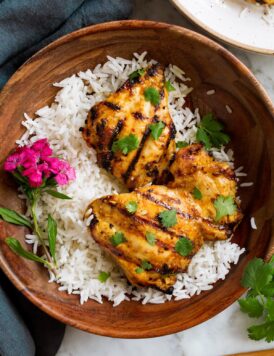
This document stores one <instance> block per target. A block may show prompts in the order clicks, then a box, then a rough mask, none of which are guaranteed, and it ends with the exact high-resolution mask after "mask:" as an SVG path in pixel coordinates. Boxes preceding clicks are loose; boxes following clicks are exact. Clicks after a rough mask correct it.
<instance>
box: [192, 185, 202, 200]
mask: <svg viewBox="0 0 274 356" xmlns="http://www.w3.org/2000/svg"><path fill="white" fill-rule="evenodd" d="M192 195H193V196H194V198H195V199H197V200H201V199H202V197H203V195H202V193H201V191H200V190H199V189H198V188H197V187H194V189H193V192H192Z"/></svg>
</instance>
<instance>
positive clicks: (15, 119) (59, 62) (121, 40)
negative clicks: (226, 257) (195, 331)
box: [0, 21, 274, 338]
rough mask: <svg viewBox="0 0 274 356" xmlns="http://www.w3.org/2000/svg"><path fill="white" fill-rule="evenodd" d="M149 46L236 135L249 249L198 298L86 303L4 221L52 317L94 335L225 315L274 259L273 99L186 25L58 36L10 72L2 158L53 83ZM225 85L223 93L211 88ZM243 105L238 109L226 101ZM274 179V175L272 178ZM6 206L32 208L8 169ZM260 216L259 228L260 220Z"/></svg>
mask: <svg viewBox="0 0 274 356" xmlns="http://www.w3.org/2000/svg"><path fill="white" fill-rule="evenodd" d="M145 50H146V51H148V54H149V56H150V57H152V58H155V59H156V60H158V61H160V62H162V63H163V64H168V63H173V64H177V65H178V66H180V67H181V68H184V70H185V71H186V73H187V75H188V76H189V77H190V78H192V82H191V85H192V86H193V87H194V94H193V97H192V99H193V102H194V103H195V105H198V106H199V107H200V109H201V111H202V112H203V111H205V110H208V109H206V108H208V107H209V108H212V110H213V111H214V112H215V114H216V115H217V116H218V117H220V118H222V120H223V121H224V122H225V123H226V125H227V127H228V131H229V132H230V134H231V136H232V138H233V139H232V146H233V148H234V150H235V155H236V166H240V165H244V167H245V171H246V172H247V173H248V180H249V181H253V182H254V186H253V187H252V188H245V189H242V190H241V191H240V194H241V197H242V201H243V204H242V206H243V210H244V213H245V218H244V220H243V221H242V223H241V224H240V226H239V228H238V230H237V232H236V234H235V237H234V240H235V241H237V243H239V244H240V245H241V246H244V247H245V248H246V253H245V254H244V255H243V256H242V257H241V258H240V261H239V263H238V264H237V265H236V266H234V267H233V268H232V269H231V271H230V273H229V275H228V276H227V278H226V279H225V280H224V281H220V282H218V283H216V284H215V285H214V288H213V289H212V290H210V291H207V292H204V293H201V294H200V295H199V296H195V297H193V298H191V299H189V300H182V301H178V302H174V301H172V302H167V303H165V304H161V305H152V304H147V305H142V304H141V303H139V302H133V301H131V302H127V301H126V302H123V303H122V304H120V305H119V306H118V307H115V308H113V307H112V304H111V303H109V302H108V301H105V302H104V303H103V304H98V303H96V302H95V301H92V300H89V301H88V302H87V303H85V304H84V305H80V303H79V298H78V296H76V295H68V294H66V293H64V292H60V291H58V289H57V285H56V284H49V283H48V275H47V272H46V270H45V269H43V268H42V267H41V266H40V265H38V264H36V263H33V262H30V261H27V260H24V259H22V258H20V257H18V256H16V255H15V254H13V252H11V251H10V250H9V248H8V247H7V246H6V245H5V243H4V241H3V240H4V238H5V237H6V236H11V235H12V236H15V237H17V238H19V239H20V240H21V242H22V243H23V244H24V233H25V232H26V231H25V230H24V228H21V227H16V226H13V225H10V224H7V223H3V222H1V223H0V227H1V228H0V266H1V268H2V269H3V270H4V272H5V273H6V274H7V276H8V277H9V278H10V280H11V281H12V282H13V283H14V284H15V286H16V287H17V288H18V289H19V290H21V291H22V293H23V294H24V295H25V296H26V297H27V298H28V299H29V300H31V301H32V302H33V303H34V304H36V305H37V306H38V307H39V308H41V309H42V310H44V311H45V312H46V313H48V314H49V315H51V316H53V317H54V318H57V319H59V320H61V321H62V322H64V323H67V324H70V325H72V326H74V327H77V328H80V329H82V330H85V331H89V332H91V333H95V334H100V335H107V336H112V337H123V338H144V337H154V336H160V335H166V334H170V333H175V332H178V331H181V330H184V329H187V328H190V327H192V326H194V325H196V324H198V323H201V322H203V321H205V320H207V319H209V318H211V317H212V316H214V315H216V314H217V313H219V312H220V311H222V310H223V309H225V308H226V307H228V306H229V305H230V304H231V303H233V302H234V301H235V300H237V298H239V297H240V296H241V294H242V293H243V292H244V289H243V288H242V287H241V286H240V278H241V275H242V272H243V269H244V267H245V265H246V264H247V262H248V261H249V260H250V259H251V258H253V257H254V256H259V257H263V258H266V256H267V253H269V254H270V253H271V251H270V249H271V246H272V250H273V240H272V241H271V236H272V234H273V230H272V229H273V227H272V226H273V225H271V224H272V223H273V216H272V215H273V204H271V202H273V201H274V199H273V195H274V190H273V186H272V187H271V179H272V182H273V174H274V167H273V165H274V159H273V157H274V130H273V116H274V109H273V105H272V103H271V101H270V99H269V98H268V96H267V94H266V92H265V91H264V89H263V88H262V87H261V85H260V84H259V83H258V82H257V80H256V79H255V78H254V76H253V75H252V74H251V72H250V71H249V70H248V69H247V68H246V67H245V66H244V65H243V64H242V63H241V62H239V61H238V60H237V59H236V58H235V57H234V56H233V55H232V54H230V53H229V52H228V51H227V50H225V49H224V48H223V47H221V46H220V45H218V44H217V43H215V42H213V41H211V40H209V39H208V38H206V37H203V36H201V35H199V34H197V33H195V32H192V31H189V30H186V29H184V28H182V27H177V26H173V25H168V24H164V23H156V22H146V21H121V22H113V23H107V24H101V25H97V26H91V27H87V28H84V29H81V30H79V31H76V32H73V33H71V34H69V35H67V36H64V37H62V38H61V39H59V40H57V41H55V42H53V43H52V44H50V45H49V46H47V47H46V48H44V49H42V50H41V51H40V52H38V53H37V54H36V55H34V56H33V57H32V58H31V59H30V60H28V61H27V62H26V63H25V64H24V65H23V66H22V67H21V68H20V69H19V70H18V71H17V72H16V73H15V74H14V75H13V77H12V78H11V79H10V80H9V82H8V83H7V84H6V86H5V88H4V89H3V91H2V93H1V96H0V142H1V147H0V154H1V156H0V157H1V159H2V161H3V160H4V159H5V157H6V156H7V155H8V153H9V152H10V151H11V150H12V149H13V148H14V147H15V140H16V139H17V138H19V137H20V136H21V135H22V133H23V132H24V129H23V128H22V126H21V121H22V120H23V113H24V112H27V113H28V114H29V115H30V116H31V115H33V114H34V112H35V111H36V110H37V109H38V108H41V107H42V106H44V105H47V104H50V103H51V101H52V99H53V98H54V96H55V94H56V92H57V90H58V89H56V88H54V87H53V86H52V83H53V82H56V81H60V80H61V79H63V78H65V77H67V76H70V75H71V74H72V73H76V72H78V71H80V70H86V69H87V68H92V67H94V66H95V65H96V64H98V63H102V62H105V60H106V55H110V56H120V57H126V58H131V56H132V53H133V52H143V51H145ZM209 89H215V90H216V94H215V95H212V96H208V95H206V91H207V90H209ZM226 104H228V105H229V106H230V107H231V108H232V109H233V115H230V114H229V113H228V112H227V110H226V109H225V105H226ZM271 177H272V178H271ZM0 205H2V206H6V207H9V208H13V209H21V210H23V206H22V202H21V201H20V200H19V199H18V198H17V193H16V190H15V188H14V184H13V183H12V182H11V179H10V177H9V176H8V175H6V174H4V173H3V171H2V172H1V180H0ZM251 216H255V217H256V222H257V225H258V229H257V230H252V229H251V227H250V217H251ZM272 252H273V251H272Z"/></svg>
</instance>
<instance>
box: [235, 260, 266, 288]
mask: <svg viewBox="0 0 274 356" xmlns="http://www.w3.org/2000/svg"><path fill="white" fill-rule="evenodd" d="M271 280H272V274H271V265H270V264H267V263H264V261H263V260H262V259H261V258H254V259H253V260H251V261H250V262H249V263H248V265H247V266H246V268H245V270H244V274H243V278H242V280H241V283H242V286H243V287H245V288H252V289H254V290H255V291H256V292H257V293H259V292H260V291H261V290H262V289H263V288H264V287H265V286H266V285H267V284H268V283H269V282H270V281H271Z"/></svg>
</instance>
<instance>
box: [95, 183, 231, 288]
mask: <svg viewBox="0 0 274 356" xmlns="http://www.w3.org/2000/svg"><path fill="white" fill-rule="evenodd" d="M89 208H92V213H93V215H94V216H93V220H92V221H91V224H90V231H91V234H92V236H93V238H94V239H95V241H97V242H98V243H99V244H100V245H101V247H102V248H104V249H105V250H106V251H107V252H108V253H110V255H111V256H112V257H113V258H114V260H115V261H116V262H117V264H118V265H120V267H121V268H122V269H123V271H124V272H125V274H126V277H127V278H128V280H129V281H130V282H131V283H132V284H133V285H140V286H152V287H156V288H158V289H160V290H163V291H165V292H168V291H169V292H170V291H171V287H172V285H173V284H174V283H175V281H176V276H175V274H176V273H179V272H183V271H185V270H186V269H187V267H188V265H189V263H190V261H191V258H192V257H193V255H194V254H195V253H196V252H197V251H198V250H199V249H200V247H201V246H202V244H203V242H204V238H206V234H205V233H204V230H203V228H202V226H204V225H205V226H206V227H207V229H208V232H209V234H210V236H211V238H212V239H222V238H225V234H226V233H227V232H226V231H225V227H223V228H222V227H220V225H217V224H214V223H213V222H212V221H209V220H207V219H206V218H203V217H202V216H201V215H200V214H201V208H200V206H199V204H197V202H196V201H195V199H194V198H193V197H192V195H191V194H190V193H188V192H184V194H182V195H179V194H178V191H177V190H176V189H170V188H167V187H165V186H155V185H152V186H149V187H143V188H138V189H136V190H134V191H133V192H131V193H125V194H119V195H111V196H106V197H104V198H100V199H97V200H95V201H93V202H92V203H91V204H90V206H89ZM223 229H224V231H223Z"/></svg>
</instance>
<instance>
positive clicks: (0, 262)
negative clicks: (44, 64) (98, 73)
mask: <svg viewBox="0 0 274 356" xmlns="http://www.w3.org/2000/svg"><path fill="white" fill-rule="evenodd" d="M123 29H128V30H134V29H152V30H157V29H162V30H172V31H175V32H177V33H180V34H182V35H184V36H186V37H191V38H192V39H193V40H194V41H197V42H200V43H203V44H205V45H206V46H208V47H210V48H211V49H212V50H213V51H217V52H219V53H220V54H221V55H222V56H223V57H224V58H225V60H227V61H228V62H229V63H230V64H231V65H232V66H233V68H234V69H235V71H237V72H240V73H241V74H242V75H244V76H245V77H246V79H248V80H249V81H250V83H251V84H252V85H253V86H254V87H255V88H256V91H257V95H258V96H259V97H260V98H261V100H262V102H263V103H264V104H265V106H266V108H267V109H268V111H269V113H270V115H272V116H273V119H274V105H273V104H272V101H271V99H270V97H269V96H268V94H267V92H266V90H265V89H264V88H263V87H262V85H261V84H260V83H259V82H258V80H257V79H256V78H255V76H254V75H253V74H252V72H251V71H250V70H249V69H248V68H247V67H246V66H245V65H244V64H243V63H242V62H241V61H240V60H238V59H237V58H236V57H235V56H234V55H233V54H232V53H230V52H229V51H228V50H226V49H225V48H224V47H223V46H221V45H220V44H218V43H216V42H215V41H213V40H211V39H208V38H207V37H206V36H203V35H201V34H199V33H196V32H194V31H191V30H189V29H186V28H184V27H180V26H176V25H171V24H168V23H164V22H155V21H144V20H123V21H113V22H108V23H102V24H98V25H91V26H88V27H84V28H82V29H80V30H77V31H74V32H72V33H69V34H67V35H65V36H62V37H60V38H59V39H57V40H55V41H54V42H52V43H50V44H49V45H47V46H46V47H44V48H42V49H41V50H39V51H38V52H37V53H35V54H34V55H33V56H32V57H30V58H29V59H28V60H27V61H26V62H25V63H24V64H23V65H22V66H21V67H20V68H19V69H18V70H17V71H16V72H15V73H14V74H13V75H12V77H11V78H10V79H9V81H8V82H7V83H6V85H5V86H4V88H3V90H2V91H1V93H0V107H1V106H2V105H3V103H4V100H5V96H6V92H8V91H9V88H10V87H11V86H12V85H13V84H14V83H16V81H17V78H18V77H20V72H21V71H22V70H24V69H25V68H27V67H28V65H29V64H30V63H32V62H34V61H36V60H37V59H38V58H39V57H41V56H43V55H44V53H46V52H48V51H51V50H53V49H55V48H57V47H58V46H60V45H62V44H64V43H68V42H70V41H73V40H75V39H76V38H79V37H83V36H85V35H86V34H93V33H99V32H106V31H110V30H111V31H115V30H123ZM0 267H1V268H2V270H3V271H4V273H5V274H6V275H7V277H8V278H9V279H10V280H11V282H12V283H13V284H14V285H15V287H16V288H17V289H18V290H19V291H20V292H22V293H23V294H24V296H25V297H26V298H27V299H29V300H30V301H31V302H32V303H33V304H34V305H36V306H37V307H38V308H40V309H41V310H43V311H44V312H46V313H47V314H48V315H50V316H52V317H54V318H56V319H58V320H59V321H61V322H63V323H65V324H68V325H70V326H73V327H77V328H78V329H81V330H83V331H87V332H90V333H94V334H97V335H103V336H111V337H119V338H147V337H157V336H163V335H167V334H171V333H176V332H180V331H181V330H182V327H179V326H175V327H172V325H170V328H169V332H168V333H166V332H164V331H161V330H158V329H157V330H156V331H153V330H150V332H149V333H146V332H145V330H144V332H143V333H141V334H140V333H139V334H132V333H127V332H125V331H119V330H117V329H115V328H114V329H112V331H111V332H106V331H105V329H103V328H101V327H97V326H96V324H95V325H94V324H89V325H87V324H86V323H84V322H82V321H77V320H76V319H75V318H70V316H69V315H64V314H63V313H62V312H61V311H60V310H59V309H57V308H51V307H49V306H48V305H47V304H46V303H44V302H43V300H42V299H41V298H39V296H37V295H36V294H35V293H34V292H32V291H31V290H29V289H28V288H27V287H26V286H25V285H24V283H23V282H22V281H21V280H20V279H19V278H18V276H17V275H16V274H15V273H14V272H13V271H12V270H11V268H10V267H9V264H8V262H7V260H6V259H5V258H4V257H3V256H1V255H0ZM244 291H245V289H244V288H242V287H241V286H240V285H239V288H238V290H237V292H236V293H235V294H234V296H233V298H232V297H231V298H230V299H227V298H226V300H225V301H224V302H223V303H222V304H219V306H217V307H216V308H215V309H214V310H213V311H208V314H207V315H201V317H200V319H199V320H198V321H197V322H196V323H195V321H194V322H193V325H192V326H195V325H197V324H199V323H202V322H204V321H206V320H208V319H210V318H212V317H213V316H215V315H217V314H218V313H220V312H221V311H223V310H224V309H226V308H227V307H228V306H230V305H231V304H232V303H234V302H235V301H236V300H237V299H238V298H239V297H240V296H241V295H242V294H243V293H244Z"/></svg>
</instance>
